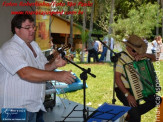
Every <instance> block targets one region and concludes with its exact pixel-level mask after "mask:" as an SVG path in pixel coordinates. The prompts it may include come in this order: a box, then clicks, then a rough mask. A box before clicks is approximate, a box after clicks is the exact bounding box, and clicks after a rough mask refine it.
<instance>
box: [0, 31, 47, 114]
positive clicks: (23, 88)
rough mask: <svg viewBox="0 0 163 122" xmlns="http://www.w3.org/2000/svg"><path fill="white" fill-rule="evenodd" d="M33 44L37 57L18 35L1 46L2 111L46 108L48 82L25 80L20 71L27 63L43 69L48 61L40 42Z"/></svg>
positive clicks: (31, 110)
mask: <svg viewBox="0 0 163 122" xmlns="http://www.w3.org/2000/svg"><path fill="white" fill-rule="evenodd" d="M31 45H32V47H33V49H34V50H35V52H36V54H37V57H36V58H35V57H34V55H33V53H32V51H31V50H30V49H29V47H28V46H27V45H26V43H25V42H24V41H23V40H22V39H21V38H19V37H18V36H17V35H16V34H15V35H14V36H13V37H12V38H11V39H10V40H9V41H7V42H6V43H5V44H4V45H3V46H2V48H1V49H0V110H1V108H26V109H27V111H29V112H38V111H39V110H40V109H41V110H43V111H45V108H44V106H43V102H44V97H45V83H32V82H29V81H25V80H23V79H21V78H20V77H19V76H18V74H17V71H19V70H20V69H22V68H24V67H28V66H30V67H34V68H37V69H44V66H45V64H46V63H47V59H46V58H45V56H44V55H43V54H42V52H41V49H40V48H39V46H38V45H37V43H36V42H35V41H32V42H31ZM31 73H32V72H31ZM0 113H1V112H0Z"/></svg>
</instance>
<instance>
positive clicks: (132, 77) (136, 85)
mask: <svg viewBox="0 0 163 122" xmlns="http://www.w3.org/2000/svg"><path fill="white" fill-rule="evenodd" d="M129 66H130V68H129ZM129 66H127V65H126V67H127V69H128V70H126V73H127V76H128V79H129V81H130V85H131V88H132V92H133V95H134V97H135V99H136V100H138V99H141V98H143V94H142V89H143V87H142V84H141V82H140V80H139V76H138V75H137V74H136V73H135V71H134V70H133V65H132V64H129Z"/></svg>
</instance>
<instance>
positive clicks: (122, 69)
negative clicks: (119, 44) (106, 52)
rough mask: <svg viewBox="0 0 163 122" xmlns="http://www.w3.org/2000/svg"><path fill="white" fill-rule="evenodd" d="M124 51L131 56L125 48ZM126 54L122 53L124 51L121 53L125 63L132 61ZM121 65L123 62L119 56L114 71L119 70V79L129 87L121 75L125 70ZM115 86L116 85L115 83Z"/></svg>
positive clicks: (123, 74)
mask: <svg viewBox="0 0 163 122" xmlns="http://www.w3.org/2000/svg"><path fill="white" fill-rule="evenodd" d="M125 52H126V53H127V54H128V55H129V56H130V57H131V58H132V56H131V55H130V54H129V52H128V51H127V50H125ZM128 55H126V54H124V53H121V58H122V59H123V60H124V61H125V62H126V63H130V62H133V61H132V60H131V58H130V57H129V56H128ZM123 65H124V62H123V61H122V60H121V59H120V58H119V59H118V62H117V65H116V72H119V73H121V74H122V76H121V80H122V82H123V84H124V86H125V88H130V86H129V83H128V81H127V80H126V79H125V78H124V77H123V76H125V71H124V68H123ZM115 87H117V85H115Z"/></svg>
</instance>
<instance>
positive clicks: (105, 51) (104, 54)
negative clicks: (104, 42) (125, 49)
mask: <svg viewBox="0 0 163 122" xmlns="http://www.w3.org/2000/svg"><path fill="white" fill-rule="evenodd" d="M106 53H107V47H103V51H102V53H101V57H100V60H99V61H104V58H105V57H106Z"/></svg>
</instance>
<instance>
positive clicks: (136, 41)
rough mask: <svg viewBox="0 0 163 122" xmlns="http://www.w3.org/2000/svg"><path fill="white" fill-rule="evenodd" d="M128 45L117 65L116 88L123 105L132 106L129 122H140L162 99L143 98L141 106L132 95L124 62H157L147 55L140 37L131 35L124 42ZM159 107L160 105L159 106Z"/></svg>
mask: <svg viewBox="0 0 163 122" xmlns="http://www.w3.org/2000/svg"><path fill="white" fill-rule="evenodd" d="M124 43H125V45H126V49H125V51H124V52H125V53H121V57H120V58H119V59H118V62H117V65H116V73H115V76H116V88H115V92H116V95H117V98H118V99H119V100H120V101H121V102H122V103H123V105H124V106H130V107H131V110H130V111H129V112H128V116H127V118H128V121H129V122H140V121H141V115H142V114H144V113H146V112H148V111H149V110H151V109H153V108H154V107H155V106H156V97H157V99H159V103H161V98H160V97H159V96H157V95H150V96H148V97H146V98H143V99H144V101H145V103H144V104H139V101H137V100H136V99H135V97H134V96H133V95H132V94H131V88H130V85H129V81H127V80H126V78H125V77H126V76H125V71H124V68H123V65H124V62H123V61H122V60H121V59H123V60H124V61H125V62H126V63H130V62H133V60H136V61H139V60H141V59H144V58H149V59H150V60H151V61H155V60H156V57H155V55H153V54H147V53H146V50H147V45H146V43H145V42H144V41H143V40H142V39H141V38H140V37H138V36H136V35H131V36H129V38H128V39H127V41H126V42H124ZM157 105H158V104H157Z"/></svg>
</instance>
